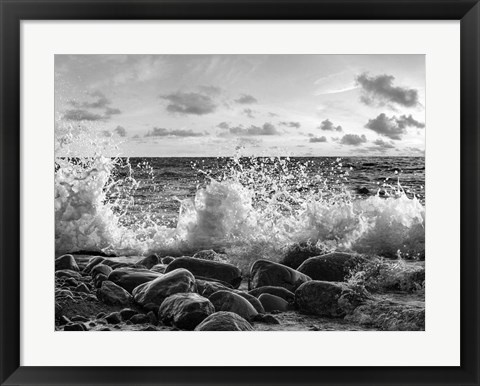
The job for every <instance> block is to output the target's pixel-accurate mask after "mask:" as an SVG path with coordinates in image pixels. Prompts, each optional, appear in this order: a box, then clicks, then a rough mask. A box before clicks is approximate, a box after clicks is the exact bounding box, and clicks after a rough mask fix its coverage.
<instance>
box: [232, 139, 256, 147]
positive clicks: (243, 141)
mask: <svg viewBox="0 0 480 386" xmlns="http://www.w3.org/2000/svg"><path fill="white" fill-rule="evenodd" d="M237 144H238V146H251V147H260V145H261V144H262V140H261V139H256V138H237Z"/></svg>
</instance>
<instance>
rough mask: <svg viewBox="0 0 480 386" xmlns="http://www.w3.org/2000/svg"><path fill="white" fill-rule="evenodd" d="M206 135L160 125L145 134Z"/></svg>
mask: <svg viewBox="0 0 480 386" xmlns="http://www.w3.org/2000/svg"><path fill="white" fill-rule="evenodd" d="M204 135H205V134H204V133H196V132H194V131H192V130H183V129H175V130H168V129H163V128H160V127H154V128H153V129H152V130H151V131H149V132H148V133H147V134H145V137H203V136H204Z"/></svg>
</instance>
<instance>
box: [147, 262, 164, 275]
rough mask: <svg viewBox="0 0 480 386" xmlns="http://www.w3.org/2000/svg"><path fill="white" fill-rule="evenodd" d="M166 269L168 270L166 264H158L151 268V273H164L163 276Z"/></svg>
mask: <svg viewBox="0 0 480 386" xmlns="http://www.w3.org/2000/svg"><path fill="white" fill-rule="evenodd" d="M166 269H167V266H166V265H165V264H156V265H154V266H153V267H152V268H150V270H151V271H153V272H158V273H162V274H163V273H165V270H166Z"/></svg>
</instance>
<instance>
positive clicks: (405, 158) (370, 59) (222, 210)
mask: <svg viewBox="0 0 480 386" xmlns="http://www.w3.org/2000/svg"><path fill="white" fill-rule="evenodd" d="M54 71H55V86H54V91H55V111H54V112H52V113H54V114H55V136H54V141H55V157H54V173H55V178H54V180H55V186H54V210H55V241H54V243H55V283H54V284H55V286H54V291H55V325H54V328H55V331H58V332H63V331H84V332H88V331H105V332H106V331H163V332H170V331H252V332H255V331H310V332H311V333H312V334H314V333H315V332H321V331H425V312H426V310H425V216H426V213H425V138H426V131H427V127H426V117H425V111H426V108H427V106H426V83H425V79H426V69H425V55H413V54H408V55H407V54H405V55H400V54H392V55H378V54H362V55H358V54H355V55H353V54H348V53H346V54H342V55H340V54H325V55H320V54H312V55H307V54H291V55H287V54H281V55H278V54H277V55H275V54H265V55H247V54H228V55H226V54H206V55H184V54H165V55H159V54H155V55H153V54H152V55H148V54H144V55H133V54H126V55H121V54H108V55H107V54H105V55H104V54H96V55H83V54H82V55H76V54H68V55H67V54H57V55H55V69H54ZM52 139H53V138H52ZM445 156H446V157H448V154H445ZM429 165H430V164H429ZM446 178H448V176H446ZM49 270H50V269H49ZM50 272H51V271H50ZM124 335H125V334H124ZM124 335H123V336H124Z"/></svg>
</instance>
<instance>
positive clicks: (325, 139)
mask: <svg viewBox="0 0 480 386" xmlns="http://www.w3.org/2000/svg"><path fill="white" fill-rule="evenodd" d="M308 142H311V143H318V142H327V137H325V136H322V137H311V138H310V139H309V140H308Z"/></svg>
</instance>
